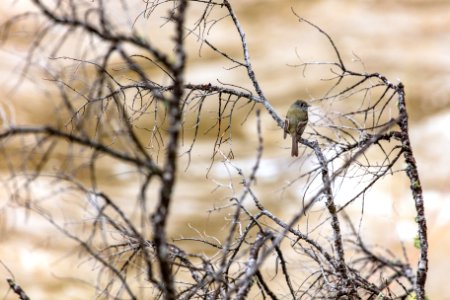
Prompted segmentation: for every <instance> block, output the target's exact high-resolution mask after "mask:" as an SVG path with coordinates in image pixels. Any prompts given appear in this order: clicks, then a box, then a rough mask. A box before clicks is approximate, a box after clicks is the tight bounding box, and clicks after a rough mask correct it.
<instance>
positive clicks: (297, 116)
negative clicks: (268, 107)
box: [284, 100, 309, 156]
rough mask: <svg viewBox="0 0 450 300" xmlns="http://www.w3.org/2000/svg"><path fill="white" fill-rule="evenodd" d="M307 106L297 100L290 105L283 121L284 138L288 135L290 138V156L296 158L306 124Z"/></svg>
mask: <svg viewBox="0 0 450 300" xmlns="http://www.w3.org/2000/svg"><path fill="white" fill-rule="evenodd" d="M308 107H309V104H308V103H306V102H305V101H303V100H297V101H295V102H294V103H292V104H291V106H290V107H289V110H288V112H287V114H286V119H285V120H284V138H286V135H287V134H288V133H289V134H290V135H291V137H292V150H291V156H298V142H299V141H300V138H301V137H302V134H303V131H305V128H306V124H308Z"/></svg>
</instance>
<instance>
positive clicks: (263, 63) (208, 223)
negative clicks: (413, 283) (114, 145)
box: [0, 0, 450, 299]
mask: <svg viewBox="0 0 450 300" xmlns="http://www.w3.org/2000/svg"><path fill="white" fill-rule="evenodd" d="M231 2H232V4H233V5H234V7H235V10H236V14H237V15H238V17H239V18H240V21H241V24H242V27H243V28H244V30H245V31H246V35H247V39H248V42H249V49H250V56H251V58H252V61H253V66H254V69H255V72H256V75H257V78H258V79H259V81H260V82H261V85H262V88H263V90H264V91H265V93H266V96H267V97H268V98H269V99H270V101H271V103H272V104H273V106H274V107H275V108H276V109H277V111H278V112H279V114H281V115H284V112H285V111H286V110H287V107H288V106H289V104H290V103H291V101H292V100H293V99H295V98H298V97H299V96H298V95H301V96H302V97H304V98H307V99H308V98H314V97H319V96H320V95H321V93H323V90H321V88H322V85H321V83H320V81H317V80H308V78H309V77H307V78H305V77H303V76H302V74H301V73H302V72H301V71H300V70H299V69H298V68H293V67H292V65H298V64H300V63H301V62H302V61H301V60H303V61H323V60H326V59H327V58H329V57H330V53H331V51H330V47H329V45H328V44H327V43H326V41H324V39H323V36H321V35H319V34H318V33H317V31H315V30H313V29H312V28H311V27H309V26H307V25H305V24H304V23H300V22H299V21H298V19H297V17H296V16H295V15H294V14H293V11H295V13H296V14H297V15H299V16H301V17H303V18H306V19H308V20H309V21H311V22H313V23H315V24H316V25H318V26H320V27H321V28H322V29H323V30H324V31H326V32H327V33H328V34H329V35H330V36H331V37H332V38H333V39H334V41H335V43H336V46H337V47H338V48H339V49H340V51H341V54H342V56H343V59H344V61H345V62H346V65H347V67H349V68H350V69H353V70H356V71H367V72H379V73H381V74H383V75H385V76H386V77H388V78H389V79H390V80H391V81H392V82H394V83H396V82H397V81H402V82H403V83H404V85H405V87H406V93H407V104H408V110H409V114H410V135H411V138H412V144H413V147H414V151H415V156H416V159H417V163H418V167H419V172H420V175H421V179H422V183H423V188H424V198H425V204H426V213H427V217H428V229H429V242H430V249H429V255H430V256H429V259H430V266H429V267H430V270H429V275H428V281H427V290H428V293H429V294H428V296H429V299H450V285H448V276H447V273H448V269H449V268H450V260H449V259H448V252H449V250H450V230H449V227H450V155H449V154H448V151H449V150H450V146H449V145H450V133H449V126H450V54H449V53H450V29H449V28H450V13H449V12H450V2H449V1H437V0H436V1H433V0H422V1H421V0H410V1H408V0H403V1H391V0H378V1H376V0H373V1H371V0H353V1H351V0H342V1H334V0H320V1H307V0H304V1H303V0H301V1H293V0H290V1H286V0H266V1H263V0H258V1H257V0H246V1H231ZM24 9H31V5H30V3H28V2H27V1H10V0H5V1H2V2H1V3H0V18H1V21H2V22H4V21H6V20H7V19H8V18H10V17H12V16H13V15H15V14H16V13H18V12H20V11H23V10H24ZM135 9H136V12H137V13H139V12H140V8H139V7H136V8H135ZM193 12H195V9H194V8H193ZM142 23H143V24H144V21H142ZM32 25H33V24H32V23H30V26H32ZM142 26H143V25H142ZM214 30H215V35H214V37H212V39H213V41H214V42H215V43H216V44H217V45H219V46H221V47H222V48H223V49H226V50H227V53H229V54H232V55H235V56H239V55H240V49H238V48H233V47H232V46H231V45H235V44H233V43H230V42H229V35H230V33H229V32H228V31H229V30H230V28H227V27H226V26H224V25H218V26H217V27H215V29H214ZM232 30H233V31H232V34H234V29H232ZM29 31H30V28H25V27H24V28H22V29H18V30H15V31H14V32H15V36H13V37H12V41H13V42H12V43H11V40H10V41H9V42H8V44H7V45H2V47H0V78H1V81H0V103H1V105H2V107H3V110H4V111H7V113H8V114H9V116H10V120H12V121H11V122H13V123H14V124H44V123H45V122H47V121H48V120H49V119H50V120H51V119H52V118H55V115H54V111H53V110H48V109H46V108H47V106H46V105H45V103H46V101H48V97H47V96H46V93H47V89H46V87H45V86H46V85H49V84H50V83H49V82H47V81H45V80H44V78H42V77H40V78H39V76H36V77H35V76H32V75H31V73H29V74H22V73H21V72H22V71H23V65H24V58H25V55H26V50H27V47H26V45H27V43H26V40H27V38H29V35H28V33H29ZM159 38H161V39H162V40H161V43H164V39H165V36H164V35H162V36H160V37H159ZM153 42H157V41H156V40H153ZM158 42H159V41H158ZM191 45H192V49H191V51H190V61H189V69H188V76H187V78H188V81H190V82H193V83H200V82H203V83H204V82H213V83H214V82H216V80H217V79H220V80H222V81H223V82H240V81H241V80H243V78H244V77H242V76H243V75H242V74H239V73H237V72H233V71H232V70H231V71H229V70H226V67H230V66H223V65H222V63H221V62H218V61H215V60H214V59H212V58H211V59H209V58H208V56H207V55H204V56H205V57H201V56H199V51H198V49H199V45H198V44H195V43H192V44H191ZM299 58H301V60H300V59H299ZM22 75H23V76H24V77H22ZM18 82H21V84H20V85H18ZM299 82H301V84H299ZM263 118H264V117H263ZM269 120H270V119H266V120H265V122H264V123H263V124H264V125H263V127H264V128H263V131H264V137H265V140H266V145H265V147H266V148H265V154H264V159H265V160H264V162H265V165H264V166H262V170H261V174H260V175H261V177H262V185H264V186H265V188H267V189H268V191H269V192H270V191H271V192H273V191H276V192H279V185H280V183H279V182H278V181H277V180H274V179H273V174H274V173H276V171H273V168H275V169H280V168H284V167H289V166H290V160H289V159H290V158H289V157H288V153H289V149H288V148H289V141H284V140H283V139H282V134H281V131H280V130H279V129H277V127H276V125H275V124H272V123H270V121H269ZM2 122H3V123H2V126H6V125H8V124H5V121H4V119H2ZM433 124H434V127H433ZM234 131H235V132H234V140H233V144H234V145H233V147H234V148H233V151H234V152H235V153H240V155H238V157H237V160H238V162H241V163H242V162H243V163H244V164H245V159H246V158H251V157H252V155H254V153H255V152H254V151H255V149H254V148H252V149H249V148H248V147H247V146H246V141H248V140H252V139H253V140H254V139H255V137H254V128H248V127H246V126H242V127H239V126H235V129H234ZM211 149H212V148H211V146H210V145H209V143H208V141H207V140H206V141H202V142H201V143H199V147H198V148H197V153H196V155H195V157H194V158H193V159H194V161H195V163H194V164H191V166H190V168H191V170H192V171H193V172H194V173H195V172H196V171H197V172H198V177H192V176H184V175H183V173H181V174H180V181H179V186H178V190H177V193H179V194H183V196H184V197H185V199H186V200H185V201H184V202H183V204H182V205H176V206H174V210H173V214H174V215H175V216H177V217H176V218H175V217H174V220H173V222H172V223H171V225H170V230H171V235H172V236H173V237H177V236H188V235H192V234H193V233H195V231H194V230H191V229H190V228H191V227H192V228H196V229H198V230H205V228H208V229H207V231H206V232H207V233H208V234H211V235H214V234H216V235H217V232H216V231H217V230H218V231H220V228H221V226H222V224H220V222H216V221H215V220H214V219H213V218H211V219H208V218H207V217H206V218H205V219H203V218H196V216H198V215H199V214H200V213H199V212H201V215H202V216H203V215H205V216H207V215H208V210H209V209H211V208H213V207H214V206H216V205H217V206H220V205H222V204H223V203H225V202H226V201H225V200H224V201H223V202H221V201H219V200H211V199H218V198H217V196H216V195H217V194H215V196H214V197H212V196H211V195H212V191H213V190H214V189H215V188H216V187H217V182H218V181H219V182H220V180H221V176H222V173H221V172H220V171H217V173H214V172H215V169H214V168H212V169H211V174H212V176H211V178H213V179H214V180H210V181H209V183H208V184H207V185H204V184H203V185H202V186H201V188H195V184H196V182H198V181H197V180H198V178H204V173H205V169H206V168H207V166H208V164H209V159H210V154H211ZM239 159H241V161H239ZM184 163H186V162H184ZM1 166H3V167H2V168H3V170H0V172H1V174H2V178H7V176H8V175H7V174H8V168H7V166H6V164H5V163H2V164H1ZM102 167H103V168H104V172H105V178H106V179H105V184H106V186H108V184H109V185H110V186H109V187H108V189H109V190H108V191H109V192H110V193H112V194H114V195H116V196H118V197H120V196H123V197H126V196H125V195H128V194H130V193H136V192H135V191H134V190H133V180H134V179H135V178H134V177H133V175H130V174H127V172H126V169H125V170H124V169H121V167H122V166H113V165H108V164H105V165H104V166H102ZM271 168H272V169H271ZM181 169H183V167H181ZM111 174H113V175H111ZM278 180H281V181H283V182H284V183H285V180H286V178H283V177H280V178H278ZM260 183H261V182H260ZM47 184H48V185H46V184H44V183H42V186H40V187H37V193H38V194H39V197H40V198H41V199H43V198H45V195H46V194H47V192H48V191H49V185H51V183H50V182H49V183H47ZM193 186H194V188H193ZM409 192H410V191H409V189H408V183H407V181H406V180H402V179H398V177H396V179H395V180H389V181H388V180H384V181H383V182H382V183H381V184H379V185H377V186H376V187H375V188H374V190H373V191H372V193H371V195H372V196H371V199H369V200H367V201H366V207H365V216H366V221H367V222H365V230H366V232H367V235H366V237H367V239H368V240H369V242H370V243H371V244H374V245H376V244H379V245H383V246H386V247H388V248H392V249H394V251H401V242H404V243H405V245H406V247H407V249H408V254H409V259H410V260H411V262H412V265H413V266H415V263H414V261H415V260H416V258H417V254H418V251H417V250H415V249H414V247H412V240H413V238H414V236H415V235H416V231H415V230H416V229H415V222H414V215H415V214H414V206H413V203H412V202H411V198H410V194H409ZM0 195H1V198H0V205H1V206H0V207H1V218H0V225H1V226H0V230H1V235H0V243H1V247H0V260H1V262H2V263H3V264H4V265H5V266H7V268H9V269H10V270H11V272H12V273H13V274H14V275H15V277H16V280H17V281H18V283H20V284H21V285H22V286H23V287H24V289H25V290H26V291H27V292H28V294H29V295H30V296H31V297H32V298H33V299H50V298H57V297H62V296H64V298H65V299H86V298H88V297H89V296H90V295H92V291H91V290H90V289H91V287H90V286H89V284H88V283H89V281H90V280H91V279H90V278H92V277H93V275H92V273H94V272H92V271H93V270H95V267H92V265H91V264H89V263H88V262H87V261H83V259H82V261H81V262H80V261H79V260H77V258H78V252H77V251H76V250H73V249H72V247H73V244H72V243H71V242H70V241H68V240H67V239H64V238H63V237H62V236H61V235H58V234H57V233H52V229H51V226H49V225H48V223H47V222H46V221H45V220H43V219H42V218H40V217H36V216H33V215H32V214H28V213H27V212H26V210H18V209H14V207H13V206H14V205H11V202H10V201H9V198H8V190H7V189H6V188H2V187H1V186H0ZM219 198H220V197H219ZM268 201H269V200H268ZM272 201H274V203H273V204H272V205H273V207H272V209H273V210H274V211H277V212H278V211H280V213H281V214H282V213H283V210H289V209H290V208H291V204H290V203H284V204H283V207H279V204H277V203H276V201H275V200H272ZM268 205H269V206H270V204H268ZM292 205H293V206H295V204H292ZM61 206H62V205H59V206H58V208H61ZM356 210H358V208H356ZM13 211H14V213H13ZM377 222H382V223H385V224H389V226H390V228H391V229H392V230H390V231H389V232H386V227H385V226H384V227H382V226H377V225H376V224H379V223H377ZM187 224H189V225H187ZM371 224H372V225H373V226H371ZM70 258H71V259H70ZM10 276H11V275H10V273H9V272H8V271H7V269H6V267H1V266H0V297H3V295H4V294H5V295H6V291H7V285H6V281H5V278H7V277H10ZM75 278H80V279H75ZM81 278H82V279H81ZM6 299H16V297H15V295H12V294H11V293H9V295H8V296H7V297H6Z"/></svg>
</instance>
